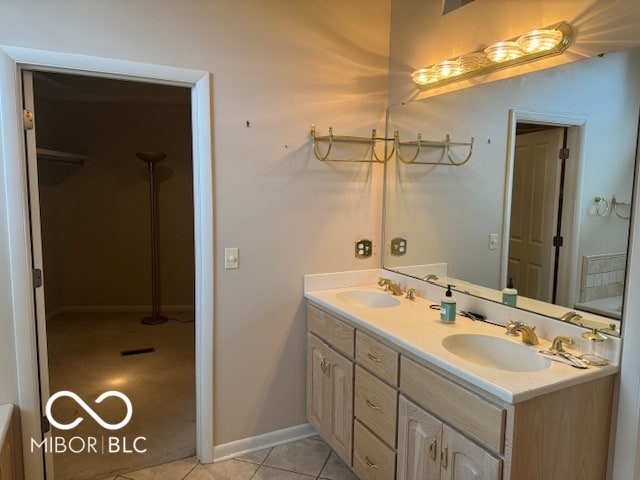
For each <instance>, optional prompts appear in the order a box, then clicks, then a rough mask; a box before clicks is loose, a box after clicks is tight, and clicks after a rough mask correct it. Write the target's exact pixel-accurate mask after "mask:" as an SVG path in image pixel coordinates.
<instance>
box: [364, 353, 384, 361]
mask: <svg viewBox="0 0 640 480" xmlns="http://www.w3.org/2000/svg"><path fill="white" fill-rule="evenodd" d="M367 357H369V360H371V361H372V362H376V363H380V362H381V361H382V360H380V359H379V358H378V357H376V356H375V355H374V354H373V353H367Z"/></svg>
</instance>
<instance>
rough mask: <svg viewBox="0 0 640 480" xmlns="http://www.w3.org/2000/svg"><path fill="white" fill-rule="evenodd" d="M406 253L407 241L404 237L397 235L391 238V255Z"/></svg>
mask: <svg viewBox="0 0 640 480" xmlns="http://www.w3.org/2000/svg"><path fill="white" fill-rule="evenodd" d="M406 253H407V241H406V240H405V239H404V238H401V237H397V238H394V239H392V240H391V255H394V256H400V255H406Z"/></svg>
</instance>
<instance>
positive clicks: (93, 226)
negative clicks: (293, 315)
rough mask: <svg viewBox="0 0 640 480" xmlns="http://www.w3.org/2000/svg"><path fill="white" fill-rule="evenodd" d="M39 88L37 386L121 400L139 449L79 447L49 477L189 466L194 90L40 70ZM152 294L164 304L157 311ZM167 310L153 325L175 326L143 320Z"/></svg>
mask: <svg viewBox="0 0 640 480" xmlns="http://www.w3.org/2000/svg"><path fill="white" fill-rule="evenodd" d="M27 76H33V80H30V79H27ZM31 81H32V84H33V92H34V110H35V113H36V118H37V121H36V132H37V134H36V147H37V172H38V174H37V176H36V175H34V174H33V172H32V173H31V174H30V178H32V179H34V178H37V183H38V196H35V197H34V196H33V195H32V212H33V214H37V213H38V210H39V219H38V220H39V222H34V221H33V218H32V225H34V226H36V227H35V228H33V229H32V238H33V241H34V243H37V242H38V241H40V244H41V246H42V257H43V267H44V268H43V271H44V274H43V277H44V279H45V282H44V285H43V289H44V296H45V302H44V304H45V309H44V311H45V314H46V322H45V324H46V328H42V329H41V333H43V334H45V335H46V339H42V338H41V339H39V340H40V342H43V341H45V340H46V349H45V348H41V354H46V355H47V359H46V360H47V361H46V362H43V361H41V380H42V377H43V376H45V375H47V376H48V378H47V380H48V382H47V381H43V382H42V383H43V384H46V383H48V384H49V393H50V394H54V393H55V392H60V391H68V392H74V393H75V394H77V395H78V396H79V397H80V398H83V399H86V402H87V403H91V401H93V400H94V398H96V397H97V396H98V395H100V394H101V393H103V392H105V391H109V390H116V391H118V392H122V393H124V394H125V395H126V396H127V398H129V400H130V401H131V403H132V408H133V416H132V418H131V420H130V422H129V423H128V424H127V425H126V427H125V428H123V429H121V430H119V431H118V435H119V437H121V438H122V441H123V442H125V441H126V439H129V442H131V441H133V440H134V439H140V441H139V442H138V443H139V444H138V445H137V448H136V449H135V451H131V447H129V448H128V450H129V451H126V452H125V451H124V450H125V447H124V446H123V447H122V448H115V447H114V448H109V450H110V451H108V452H107V453H106V454H105V452H104V451H101V452H96V451H94V450H95V449H85V448H81V449H78V441H77V440H76V442H75V448H73V449H72V448H71V444H69V445H68V448H66V449H64V451H57V450H56V451H55V452H53V455H52V458H51V462H49V463H50V465H49V466H48V470H49V471H51V470H53V472H55V478H56V479H59V480H76V479H78V480H79V479H91V478H104V477H106V476H107V475H113V474H118V473H123V472H128V471H133V470H136V469H138V468H142V467H146V466H149V465H154V464H158V463H164V462H167V461H171V460H175V459H178V458H184V457H188V456H193V455H194V454H195V450H196V434H195V423H196V422H195V416H196V413H195V351H194V308H193V305H194V287H195V286H194V259H193V256H194V255H193V245H194V241H193V240H194V239H193V192H192V185H193V173H192V159H191V138H192V132H191V124H190V123H191V122H190V119H191V112H190V108H191V104H190V93H191V92H190V89H188V88H184V87H175V86H166V85H156V84H148V83H143V82H130V81H124V80H115V79H104V78H96V77H88V76H78V75H70V74H62V73H53V72H37V71H36V72H33V73H31V72H25V97H26V96H27V93H26V92H27V91H28V88H26V87H27V83H28V82H31ZM139 151H143V152H150V151H155V152H160V151H162V152H163V153H161V154H160V153H158V154H156V155H155V157H154V158H155V160H160V159H162V161H158V162H157V163H156V162H154V163H153V164H150V163H148V162H147V163H146V164H145V163H144V162H142V161H140V159H139V158H138V157H140V155H139V153H138V154H136V153H134V152H139ZM143 157H144V158H146V156H143ZM161 157H162V158H161ZM30 166H31V167H32V168H34V169H35V167H34V166H33V163H32V164H31V165H30ZM152 167H153V168H152ZM154 172H155V174H153V173H154ZM38 199H39V200H38ZM154 200H155V201H154ZM34 202H37V203H38V204H39V209H37V208H34V205H33V203H34ZM150 205H156V206H157V207H158V208H156V209H155V211H153V210H151V211H150V209H149V206H150ZM37 224H39V225H40V228H37ZM156 230H157V231H156ZM150 232H153V234H152V235H151V238H150V235H149V233H150ZM156 244H157V247H158V248H157V252H155V250H156V248H155V247H156ZM35 251H37V248H34V252H35ZM153 253H156V255H153ZM150 254H151V255H150ZM34 255H35V254H34ZM150 273H151V275H149V274H150ZM154 287H157V288H154ZM156 290H157V295H156V292H155V291H156ZM156 297H158V299H159V300H160V302H159V307H158V306H156V302H155V301H150V300H152V299H153V300H156ZM152 303H153V304H152ZM158 308H159V309H160V311H161V312H162V313H163V315H162V317H160V316H159V315H155V316H154V318H163V319H166V320H167V321H166V322H163V323H162V324H159V323H156V322H153V324H148V323H149V322H147V321H145V319H146V320H148V319H149V316H148V315H149V314H150V313H151V312H152V311H154V312H155V311H156V310H157V309H158ZM141 319H142V321H141ZM47 366H48V368H47ZM47 369H48V372H47V371H45V370H47ZM42 394H43V397H45V398H46V397H47V396H48V395H47V393H46V388H44V389H43V392H42ZM54 405H55V406H54V407H53V409H52V412H51V415H50V416H52V417H54V416H55V419H56V420H57V421H58V422H60V421H61V419H62V420H63V423H64V419H67V420H66V422H67V423H69V422H71V421H73V419H74V418H75V417H76V416H77V410H78V405H77V404H76V403H74V402H71V401H66V402H65V401H64V400H58V401H56V403H55V404H54ZM94 407H95V406H94ZM117 407H118V405H114V404H113V402H112V404H109V403H107V402H105V407H104V408H103V409H102V411H101V410H100V409H98V407H95V408H96V409H97V411H98V412H99V413H101V414H102V416H103V418H104V417H108V416H109V415H116V416H117V413H115V412H113V411H112V410H113V409H114V408H115V409H116V411H117ZM109 433H110V432H108V431H101V429H100V428H99V426H98V425H96V424H95V423H92V422H89V421H87V422H83V423H82V424H80V425H78V427H76V428H74V429H73V430H69V431H57V430H56V429H55V428H54V430H53V432H52V435H53V436H54V437H56V438H65V439H66V441H67V442H70V441H71V439H72V438H74V437H75V438H78V437H79V438H86V439H88V438H103V437H104V436H105V435H107V434H109ZM107 438H112V437H107ZM142 439H144V440H142ZM78 450H79V451H78ZM98 453H99V454H98ZM51 464H52V466H51ZM48 476H51V474H50V473H49V474H48Z"/></svg>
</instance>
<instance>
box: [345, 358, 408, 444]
mask: <svg viewBox="0 0 640 480" xmlns="http://www.w3.org/2000/svg"><path fill="white" fill-rule="evenodd" d="M353 410H354V414H355V416H356V418H357V419H359V420H360V421H361V422H362V423H364V424H365V425H366V426H367V427H369V429H370V430H372V431H373V432H375V433H376V435H378V436H379V437H380V438H381V439H382V440H384V441H385V442H387V444H388V445H391V446H392V447H395V444H396V416H397V412H398V394H397V392H396V390H395V389H394V388H392V387H390V386H389V385H387V384H386V383H384V382H383V381H382V380H379V379H377V378H376V377H374V376H373V375H371V374H370V373H368V372H367V371H365V370H364V369H363V368H362V367H360V366H359V365H356V383H355V404H354V406H353Z"/></svg>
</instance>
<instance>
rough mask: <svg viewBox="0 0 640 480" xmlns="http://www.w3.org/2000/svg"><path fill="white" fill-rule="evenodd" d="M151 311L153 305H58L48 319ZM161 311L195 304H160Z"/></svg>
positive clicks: (191, 309) (189, 309) (190, 307)
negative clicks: (86, 314) (87, 314)
mask: <svg viewBox="0 0 640 480" xmlns="http://www.w3.org/2000/svg"><path fill="white" fill-rule="evenodd" d="M150 311H151V305H67V306H62V307H58V308H56V309H54V310H52V311H50V312H49V313H47V320H50V319H52V318H55V317H57V316H58V315H62V314H65V313H145V312H150ZM160 311H161V312H163V313H164V312H167V313H169V312H173V313H175V312H185V313H192V312H194V311H195V308H194V306H193V305H160Z"/></svg>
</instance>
